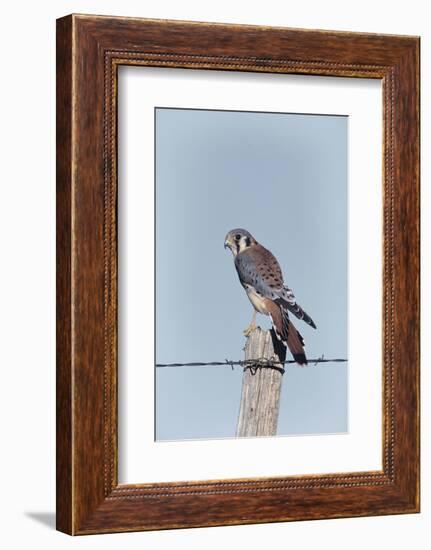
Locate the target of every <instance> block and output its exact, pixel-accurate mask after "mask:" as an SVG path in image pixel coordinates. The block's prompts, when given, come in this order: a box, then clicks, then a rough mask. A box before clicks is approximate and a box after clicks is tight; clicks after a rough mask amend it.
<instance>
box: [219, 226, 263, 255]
mask: <svg viewBox="0 0 431 550" xmlns="http://www.w3.org/2000/svg"><path fill="white" fill-rule="evenodd" d="M256 244H257V241H256V239H255V238H254V237H253V235H251V234H250V233H249V232H248V231H246V230H245V229H232V230H231V231H229V233H228V234H227V235H226V237H225V240H224V247H225V248H229V249H230V250H231V252H232V254H233V255H234V256H236V255H237V254H239V253H240V252H242V251H243V250H246V249H247V248H250V247H251V246H254V245H256Z"/></svg>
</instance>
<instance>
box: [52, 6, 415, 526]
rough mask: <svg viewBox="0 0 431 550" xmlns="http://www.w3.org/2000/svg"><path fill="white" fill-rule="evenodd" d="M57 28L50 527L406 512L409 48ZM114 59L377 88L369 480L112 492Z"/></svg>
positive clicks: (188, 31)
mask: <svg viewBox="0 0 431 550" xmlns="http://www.w3.org/2000/svg"><path fill="white" fill-rule="evenodd" d="M57 25H58V27H57V31H58V38H57V52H58V53H57V74H58V77H57V109H58V111H57V258H58V260H57V262H58V263H57V346H58V347H57V526H58V529H60V530H62V531H64V532H66V533H70V534H85V533H97V532H112V531H125V530H145V529H167V528H173V527H193V526H207V525H225V524H236V523H253V522H266V521H288V520H294V519H317V518H325V517H326V518H329V517H345V516H361V515H376V514H392V513H406V512H416V511H418V510H419V435H418V429H419V107H418V105H419V39H418V38H416V37H401V36H384V35H373V34H354V33H339V32H326V31H325V32H322V31H305V30H294V29H281V28H268V27H252V26H239V25H222V24H206V23H187V22H179V21H172V22H169V21H155V20H141V19H127V18H111V17H94V16H76V15H73V16H68V17H66V18H63V19H60V20H59V21H58V23H57ZM121 64H134V65H141V66H142V67H143V70H145V69H144V68H145V67H146V66H158V67H183V68H191V69H196V70H200V69H215V70H231V71H254V72H263V73H272V72H277V73H286V74H298V73H299V74H315V75H330V76H352V77H357V78H364V77H368V78H378V79H381V80H382V83H383V103H384V120H383V125H384V159H383V165H384V174H383V194H384V211H383V218H384V228H383V231H384V238H383V240H384V265H383V268H382V276H383V291H384V292H383V304H382V316H383V335H382V336H383V337H382V345H383V419H384V420H383V422H384V424H383V441H382V456H383V470H382V471H379V472H349V473H346V474H331V473H328V474H326V475H310V476H296V477H295V476H290V477H286V478H259V479H237V480H209V481H205V482H184V483H163V482H162V480H161V482H160V483H153V484H145V485H118V477H117V225H116V223H117V219H116V198H117V166H116V163H117V132H116V124H117V122H116V116H117V97H116V94H117V68H118V66H119V65H121ZM148 185H152V182H148ZM376 368H380V365H376Z"/></svg>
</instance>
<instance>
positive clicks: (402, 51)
mask: <svg viewBox="0 0 431 550" xmlns="http://www.w3.org/2000/svg"><path fill="white" fill-rule="evenodd" d="M250 318H251V320H250ZM418 511H419V38H417V37H410V36H392V35H391V36H389V35H377V34H358V33H343V32H335V31H334V32H333V31H308V30H297V29H288V28H271V27H256V26H242V25H225V24H214V23H193V22H181V21H158V20H150V19H131V18H117V17H99V16H89V15H70V16H67V17H64V18H62V19H59V20H58V21H57V528H58V529H59V530H60V531H63V532H65V533H68V534H73V535H78V534H91V533H104V532H119V531H139V530H151V529H169V528H181V527H200V526H215V525H232V524H244V523H262V522H274V521H291V520H305V519H319V518H337V517H348V516H366V515H383V514H398V513H414V512H418Z"/></svg>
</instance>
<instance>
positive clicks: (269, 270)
mask: <svg viewBox="0 0 431 550" xmlns="http://www.w3.org/2000/svg"><path fill="white" fill-rule="evenodd" d="M235 267H236V270H237V272H238V276H239V279H240V281H241V283H242V284H243V285H249V286H252V287H253V288H254V290H255V291H256V292H257V293H258V294H259V295H260V296H263V297H264V298H269V299H271V300H275V299H277V298H278V297H279V294H278V293H279V292H280V291H281V290H282V289H283V275H282V273H281V269H280V266H279V264H278V262H277V260H276V258H275V257H274V256H273V254H272V253H271V252H270V251H269V250H267V249H266V248H264V247H263V246H261V245H260V244H257V245H255V246H252V247H250V248H248V249H246V250H244V251H243V252H240V253H239V254H237V255H236V257H235Z"/></svg>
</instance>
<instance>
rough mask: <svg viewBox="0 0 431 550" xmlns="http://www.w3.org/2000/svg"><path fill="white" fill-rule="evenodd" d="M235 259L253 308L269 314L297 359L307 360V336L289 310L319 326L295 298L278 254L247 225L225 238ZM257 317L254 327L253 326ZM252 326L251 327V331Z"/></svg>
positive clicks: (310, 323) (304, 361)
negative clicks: (284, 274) (299, 329)
mask: <svg viewBox="0 0 431 550" xmlns="http://www.w3.org/2000/svg"><path fill="white" fill-rule="evenodd" d="M226 246H227V247H229V248H230V249H231V251H232V254H233V256H234V259H235V267H236V270H237V273H238V277H239V280H240V282H241V284H242V286H243V287H244V289H245V291H246V293H247V296H248V297H249V299H250V301H251V303H252V305H253V307H254V309H255V310H256V311H257V312H259V313H262V314H264V315H269V316H270V317H271V320H272V324H273V326H274V329H275V332H276V334H277V336H278V338H279V339H280V340H281V341H282V342H283V343H284V344H285V345H286V346H288V347H289V349H290V350H291V352H292V354H293V356H294V358H295V360H296V361H297V362H298V363H300V364H306V363H307V359H306V357H305V352H304V340H303V338H302V336H301V335H300V334H299V332H298V331H297V330H296V328H295V327H294V325H293V323H292V322H291V321H290V319H289V313H288V312H289V311H290V312H291V313H293V314H294V315H295V316H296V317H297V318H298V319H301V320H303V321H305V322H306V323H307V324H309V325H310V326H312V327H313V328H316V325H315V324H314V321H313V320H312V319H311V317H310V316H309V315H308V314H307V313H306V312H305V311H304V310H303V309H302V308H301V306H300V305H299V304H298V303H297V302H296V298H295V296H294V294H293V292H292V290H291V289H290V288H288V287H287V286H285V285H284V280H283V274H282V271H281V268H280V265H279V263H278V261H277V259H276V258H275V256H274V255H273V254H272V253H271V252H270V251H269V250H267V249H266V248H265V247H263V246H262V245H261V244H259V243H258V242H257V241H256V239H255V238H254V237H253V236H252V235H251V234H250V233H249V232H248V231H246V230H245V229H233V230H232V231H230V232H229V233H228V234H227V236H226V239H225V247H226ZM254 326H255V325H254V317H253V321H252V324H251V325H250V327H251V329H253V327H254ZM250 327H249V329H248V331H250Z"/></svg>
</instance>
